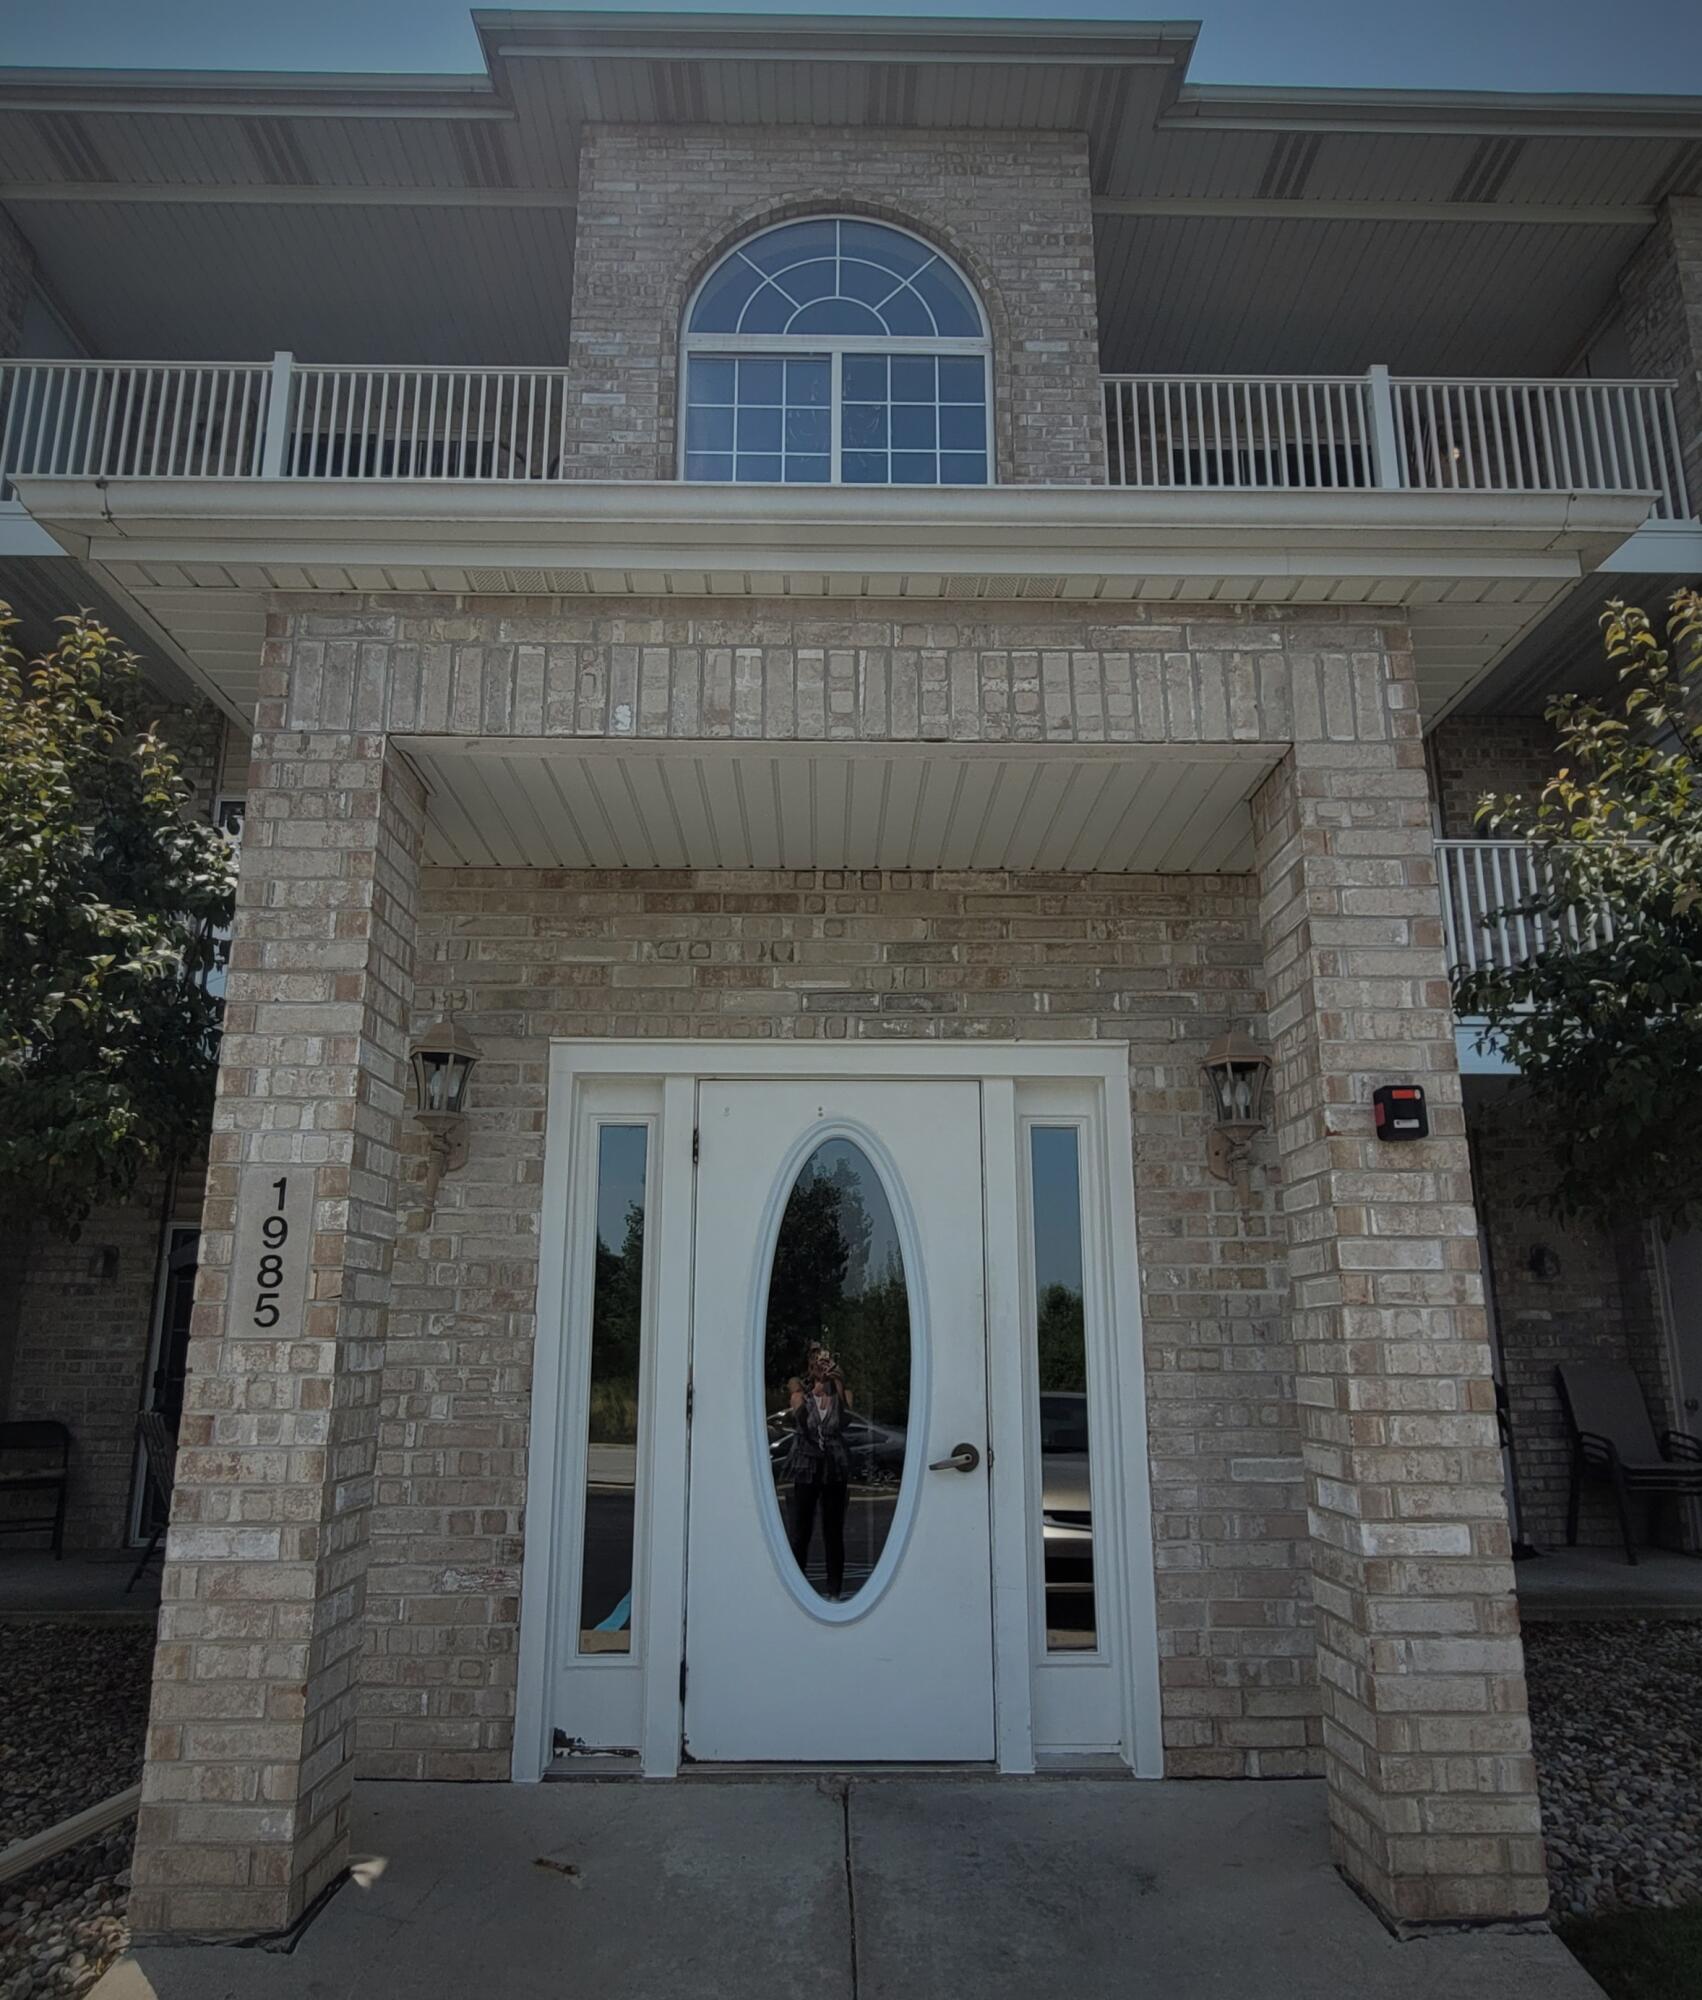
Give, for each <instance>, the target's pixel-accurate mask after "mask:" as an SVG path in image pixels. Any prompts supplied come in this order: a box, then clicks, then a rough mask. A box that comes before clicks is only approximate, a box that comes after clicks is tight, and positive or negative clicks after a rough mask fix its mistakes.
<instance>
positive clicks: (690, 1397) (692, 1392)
mask: <svg viewBox="0 0 1702 2000" xmlns="http://www.w3.org/2000/svg"><path fill="white" fill-rule="evenodd" d="M696 1397H697V1391H696V1387H695V1385H694V1384H693V1382H692V1379H691V1377H690V1376H689V1375H688V1376H687V1377H686V1423H687V1424H688V1425H689V1424H690V1423H691V1413H692V1409H693V1407H694V1405H695V1403H696Z"/></svg>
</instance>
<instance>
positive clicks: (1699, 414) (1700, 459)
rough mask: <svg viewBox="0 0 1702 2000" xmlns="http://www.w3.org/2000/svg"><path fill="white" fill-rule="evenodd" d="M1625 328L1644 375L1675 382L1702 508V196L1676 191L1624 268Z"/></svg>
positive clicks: (1691, 476) (1686, 453) (1689, 471)
mask: <svg viewBox="0 0 1702 2000" xmlns="http://www.w3.org/2000/svg"><path fill="white" fill-rule="evenodd" d="M1619 296H1620V300H1621V303H1622V305H1623V306H1624V310H1625V333H1626V338H1627V340H1628V342H1629V344H1630V348H1631V357H1632V362H1633V365H1634V366H1635V368H1636V371H1637V373H1638V374H1639V375H1647V376H1653V377H1655V378H1656V379H1657V380H1670V381H1674V382H1676V383H1677V384H1678V391H1677V395H1676V397H1675V402H1676V405H1677V411H1678V426H1679V436H1680V440H1681V445H1682V450H1683V457H1684V471H1685V479H1686V481H1687V483H1688V485H1689V488H1690V511H1691V512H1692V513H1693V514H1694V513H1695V512H1696V511H1697V509H1698V508H1699V507H1702V195H1672V196H1670V197H1669V198H1668V199H1667V201H1666V203H1665V204H1664V206H1663V208H1662V210H1661V219H1660V221H1659V222H1657V223H1656V225H1655V227H1654V228H1653V229H1652V230H1651V231H1650V232H1649V234H1648V236H1647V237H1645V238H1644V240H1643V242H1642V243H1641V244H1640V245H1639V246H1638V248H1637V250H1636V252H1635V254H1634V255H1633V256H1632V258H1631V261H1630V262H1629V263H1628V264H1627V265H1626V266H1625V269H1624V270H1623V271H1622V272H1621V273H1620V275H1619Z"/></svg>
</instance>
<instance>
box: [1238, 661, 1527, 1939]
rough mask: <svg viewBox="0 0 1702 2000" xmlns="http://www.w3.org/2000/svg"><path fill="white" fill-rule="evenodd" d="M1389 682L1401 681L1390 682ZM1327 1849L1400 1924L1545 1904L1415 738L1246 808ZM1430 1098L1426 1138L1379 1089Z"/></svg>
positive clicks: (1339, 746) (1304, 755)
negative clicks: (1299, 1442)
mask: <svg viewBox="0 0 1702 2000" xmlns="http://www.w3.org/2000/svg"><path fill="white" fill-rule="evenodd" d="M1403 692H1404V691H1403ZM1254 827H1255V837H1256V844H1257V866H1258V873H1259V887H1260V897H1261V921H1262V926H1263V931H1264V948H1265V974H1266V981H1267V1001H1268V1006H1269V1016H1270V1031H1271V1035H1272V1038H1273V1043H1274V1054H1275V1059H1276V1069H1275V1075H1274V1077H1273V1079H1272V1090H1273V1093H1274V1119H1275V1137H1276V1140H1277V1145H1278V1150H1279V1152H1280V1155H1281V1161H1282V1178H1283V1190H1282V1193H1283V1210H1284V1216H1285V1220H1286V1225H1287V1235H1288V1258H1289V1298H1290V1324H1291V1328H1292V1332H1293V1337H1294V1340H1295V1343H1296V1351H1297V1356H1298V1359H1297V1363H1296V1396H1297V1400H1298V1403H1299V1408H1300V1416H1301V1426H1302V1439H1303V1452H1304V1459H1305V1467H1306V1485H1307V1506H1308V1514H1309V1519H1310V1528H1311V1547H1312V1571H1313V1594H1314V1598H1315V1601H1316V1606H1317V1650H1318V1674H1319V1680H1320V1683H1321V1694H1322V1703H1323V1711H1324V1743H1325V1771H1326V1776H1327V1778H1328V1780H1329V1789H1330V1820H1331V1838H1332V1846H1333V1851H1334V1855H1335V1859H1336V1861H1337V1864H1338V1865H1339V1866H1340V1867H1341V1869H1342V1870H1343V1872H1344V1873H1345V1874H1346V1875H1347V1877H1348V1878H1349V1880H1350V1881H1352V1882H1353V1883H1354V1884H1355V1885H1356V1886H1357V1887H1358V1888H1359V1889H1361V1890H1362V1891H1363V1892H1364V1893H1365V1895H1366V1896H1367V1897H1369V1898H1370V1900H1371V1901H1372V1902H1373V1903H1374V1904H1375V1905H1376V1906H1377V1907H1378V1908H1379V1909H1380V1910H1381V1911H1382V1912H1383V1913H1384V1915H1385V1916H1386V1917H1387V1918H1389V1919H1390V1920H1391V1921H1393V1922H1395V1923H1397V1924H1407V1923H1424V1922H1435V1921H1460V1920H1472V1919H1486V1918H1507V1917H1521V1916H1533V1915H1536V1914H1538V1913H1539V1912H1541V1911H1542V1910H1543V1909H1544V1908H1545V1907H1546V1905H1547V1901H1548V1886H1547V1882H1546V1880H1545V1878H1544V1874H1543V1855H1542V1842H1541V1839H1540V1828H1539V1820H1538V1811H1537V1797H1536V1779H1535V1771H1534V1767H1533V1765H1532V1761H1531V1756H1530V1733H1529V1727H1528V1724H1527V1720H1526V1715H1525V1687H1524V1662H1523V1653H1522V1649H1521V1646H1520V1642H1519V1623H1518V1609H1517V1604H1516V1600H1515V1598H1514V1596H1513V1572H1512V1563H1511V1558H1510V1552H1509V1540H1508V1530H1507V1517H1506V1509H1505V1506H1504V1503H1503V1499H1502V1490H1501V1463H1500V1456H1499V1453H1498V1451H1497V1449H1496V1430H1495V1416H1494V1407H1495V1405H1494V1393H1493V1386H1492V1382H1491V1377H1490V1358H1489V1347H1488V1337H1487V1327H1486V1323H1485V1318H1484V1312H1483V1304H1482V1296H1483V1294H1482V1284H1481V1280H1480V1277H1479V1271H1478V1255H1477V1239H1476V1233H1475V1219H1474V1215H1473V1210H1472V1194H1471V1178H1470V1167H1469V1164H1468V1160H1467V1154H1466V1143H1465V1126H1464V1119H1463V1117H1462V1113H1461V1106H1460V1086H1459V1078H1458V1074H1457V1070H1456V1065H1455V1052H1454V1024H1453V1015H1452V1011H1451V1007H1450V999H1449V990H1448V982H1447V979H1446V976H1445V970H1444V964H1443V954H1442V924H1441V916H1440V911H1439V905H1438V899H1437V889H1436V874H1435V863H1434V859H1433V856H1432V847H1431V838H1430V831H1429V812H1428V805H1427V800H1426V786H1425V776H1424V770H1423V764H1422V759H1421V755H1420V752H1419V748H1418V745H1417V742H1416V740H1412V739H1408V740H1399V739H1397V740H1394V741H1378V742H1366V741H1361V742H1347V741H1339V740H1338V741H1335V742H1311V743H1305V744H1301V745H1298V746H1296V748H1295V750H1293V751H1291V752H1290V753H1289V755H1288V757H1287V758H1286V759H1285V761H1284V763H1283V765H1282V767H1281V768H1280V769H1279V770H1278V771H1276V772H1275V773H1273V775H1272V776H1271V777H1270V778H1269V779H1268V780H1267V782H1266V784H1265V785H1264V787H1263V789H1262V790H1261V792H1260V793H1259V795H1258V797H1257V799H1256V800H1255V802H1254ZM1403 1079H1405V1080H1415V1081H1418V1082H1420V1083H1422V1084H1423V1085H1424V1086H1425V1088H1426V1091H1427V1093H1428V1096H1429V1101H1430V1116H1431V1129H1432V1133H1433V1135H1434V1136H1433V1137H1431V1138H1430V1139H1429V1140H1426V1141H1421V1142H1416V1143H1407V1144H1397V1145H1391V1144H1385V1143H1382V1142H1380V1141H1379V1140H1377V1139H1376V1138H1375V1137H1374V1136H1373V1128H1372V1115H1371V1092H1372V1090H1373V1089H1374V1088H1375V1086H1376V1085H1378V1084H1380V1083H1387V1082H1393V1081H1397V1080H1403Z"/></svg>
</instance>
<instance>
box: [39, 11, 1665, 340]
mask: <svg viewBox="0 0 1702 2000" xmlns="http://www.w3.org/2000/svg"><path fill="white" fill-rule="evenodd" d="M474 20H475V25H476V28H477V32H478V35H479V40H480V47H481V50H482V53H483V56H484V61H485V73H484V74H483V75H475V76H403V75H384V76H360V75H339V74H326V75H307V74H240V73H220V72H215V71H204V72H185V71H101V70H94V69H90V70H75V69H72V70H23V69H10V70H0V203H4V204H6V205H8V206H9V207H10V208H11V209H12V210H13V211H14V212H15V213H16V215H17V216H18V217H19V219H20V220H21V222H22V224H23V226H24V228H25V230H26V232H27V233H28V235H29V236H30V238H31V241H32V242H33V243H34V245H35V247H36V249H37V251H38V253H39V256H40V259H41V263H42V267H43V269H44V271H45V274H46V277H47V280H48V284H49V288H50V290H51V291H52V293H53V294H54V296H55V297H56V299H57V300H58V301H59V303H60V305H61V306H62V308H63V310H64V314H65V316H66V318H67V319H68V320H69V321H70V322H71V323H72V324H73V325H74V326H75V327H77V328H78V329H79V331H80V333H81V335H82V336H83V337H84V338H85V339H86V341H87V342H88V344H89V345H90V346H91V348H92V349H93V350H95V351H99V352H106V353H113V354H117V353H129V354H140V355H147V356H152V357H157V358H184V357H186V356H187V355H188V354H189V353H191V352H193V353H194V354H195V355H196V357H197V358H206V357H213V358H225V357H232V356H237V355H241V354H244V353H265V352H269V351H271V350H272V349H274V348H278V347H287V348H290V349H292V350H293V351H295V352H296V353H298V354H301V355H304V356H309V357H313V358H324V357H328V356H331V355H337V356H339V357H341V358H344V359H348V360H375V361H378V360H387V361H398V362H400V361H406V362H410V363H415V362H417V363H425V362H439V363H448V362H465V363H469V364H485V365H489V364H492V363H501V364H504V365H510V364H512V365H526V364H537V363H541V362H546V361H553V360H555V359H556V358H557V357H558V356H559V354H560V351H561V347H562V338H563V330H564V328H565V325H566V323H567V319H568V316H569V313H570V311H571V294H572V286H571V268H572V260H573V239H574V205H575V202H576V199H577V174H578V152H579V141H580V138H581V135H582V134H583V132H584V131H585V129H586V128H587V127H588V126H590V125H594V124H597V123H611V122H612V123H622V124H653V125H658V126H679V125H706V124H707V125H720V126H725V127H732V128H738V127H744V128H753V127H757V128H766V127H774V126H784V125H792V126H809V127H819V128H833V129H837V130H845V129H858V128H863V129H869V130H872V131H890V130H893V129H895V128H902V129H906V130H910V131H920V132H934V133H940V134H947V135H950V134H957V133H963V132H969V131H995V132H1006V133H1012V134H1034V133H1059V132H1067V133H1079V134H1082V135H1084V136H1085V138H1086V141H1087V146H1088V154H1089V160H1090V170H1091V194H1092V197H1093V201H1094V207H1095V212H1096V227H1097V236H1098V252H1099V262H1100V320H1101V325H1102V328H1103V330H1104V360H1105V363H1106V365H1107V366H1108V367H1112V368H1117V369H1141V370H1145V369H1157V370H1168V369H1178V368H1187V369H1194V370H1198V369H1210V370H1218V371H1228V372H1245V371H1247V370H1250V369H1276V370H1283V371H1295V372H1308V371H1311V372H1316V371H1320V370H1322V371H1326V372H1332V371H1342V372H1353V371H1357V370H1359V369H1362V368H1364V367H1365V366H1366V365H1367V364H1368V363H1370V362H1373V361H1382V362H1386V363H1388V364H1389V365H1390V366H1392V367H1394V368H1395V369H1396V370H1397V371H1404V372H1407V373H1415V374H1429V373H1457V374H1529V373H1538V374H1544V373H1546V374H1558V373H1563V372H1565V371H1566V370H1567V369H1568V367H1569V366H1570V365H1571V363H1572V361H1573V360H1574V358H1575V357H1576V355H1577V353H1578V352H1579V350H1580V348H1581V347H1582V346H1583V344H1584V343H1585V342H1586V341H1587V339H1588V338H1589V337H1590V335H1591V332H1592V330H1593V329H1594V328H1595V327H1596V325H1597V323H1598V321H1599V320H1600V319H1601V317H1602V315H1603V313H1604V312H1605V311H1607V310H1608V309H1609V308H1610V307H1611V304H1612V301H1613V287H1614V281H1615V278H1616V275H1617V273H1618V272H1619V270H1620V269H1621V268H1622V267H1623V265H1624V263H1625V260H1626V258H1627V257H1629V256H1630V254H1631V253H1632V251H1633V250H1634V249H1635V248H1636V246H1637V244H1638V242H1639V241H1640V240H1641V238H1642V237H1643V235H1644V234H1645V233H1646V231H1647V230H1648V228H1649V227H1650V225H1651V223H1652V221H1653V220H1654V217H1655V216H1656V214H1657V212H1658V209H1659V206H1660V204H1661V202H1662V201H1663V200H1664V199H1665V197H1666V196H1667V195H1669V194H1673V193H1679V194H1683V193H1686V192H1694V191H1695V190H1697V189H1698V188H1702V143H1699V142H1702V98H1697V97H1679V96H1672V95H1663V96H1648V97H1643V96H1631V95H1611V96H1610V95H1591V94H1584V93H1580V94H1574V95H1565V96H1555V95H1548V96H1526V95H1522V94H1517V93H1507V92H1481V91H1478V92H1474V91H1446V92H1443V91H1367V90H1295V89H1276V90H1270V89H1250V88H1244V87H1226V86H1219V85H1211V84H1203V83H1194V82H1190V81H1188V70H1189V67H1190V64H1191V62H1192V59H1193V55H1194V49H1195V41H1196V37H1197V33H1198V29H1197V25H1196V24H1195V23H1193V22H1190V21H1168V20H1157V21H1126V22H1116V21H1089V22H1083V21H1069V20H998V21H987V20H981V21H976V20H967V19H963V20H926V21H905V20H893V19H890V18H884V17H864V18H842V17H838V16H834V15H831V14H829V15H819V16H818V15H811V14H808V13H802V14H793V15H791V16H778V15H757V16H752V15H740V14H724V15H712V14H688V15H668V14H643V13H631V12H626V11H613V10H611V11H608V12H604V13H586V14H577V13H566V14H552V13H548V12H536V13H534V12H528V11H521V10H514V11H508V10H492V11H486V12H476V13H475V16H474ZM422 242H424V243H426V244H429V246H430V253H429V254H425V255H422V254H421V248H422ZM315 271H324V272H326V273H329V274H331V276H330V279H329V281H328V282H327V284H326V285H324V286H317V285H314V284H313V283H312V282H311V281H309V282H306V283H304V282H303V275H302V274H303V273H304V272H307V273H312V272H315ZM1255 307H1256V311H1255V310H1254V308H1255ZM1249 328H1251V329H1252V336H1251V338H1250V337H1249V331H1248V329H1249Z"/></svg>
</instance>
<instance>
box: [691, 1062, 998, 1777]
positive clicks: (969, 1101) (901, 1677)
mask: <svg viewBox="0 0 1702 2000" xmlns="http://www.w3.org/2000/svg"><path fill="white" fill-rule="evenodd" d="M698 1131H699V1135H700V1168H699V1174H698V1182H697V1251H696V1275H695V1283H694V1287H693V1315H692V1317H693V1330H692V1348H691V1403H692V1415H691V1432H690V1439H691V1481H690V1514H689V1518H690V1532H689V1538H688V1550H687V1579H688V1581H687V1608H686V1654H685V1656H686V1668H687V1692H686V1712H685V1749H686V1753H687V1754H688V1755H689V1756H691V1757H693V1758H696V1759H707V1760H717V1761H721V1760H736V1761H754V1760H786V1761H801V1762H850V1761H865V1760H870V1759H878V1760H881V1761H899V1760H907V1759H910V1760H915V1759H926V1760H931V1761H942V1762H944V1761H958V1760H990V1759H991V1758H992V1755H993V1747H994V1733H993V1620H992V1587H991V1573H990V1565H991V1558H992V1548H991V1535H990V1521H989V1508H988V1486H987V1471H988V1468H987V1448H988V1426H987V1348H986V1307H985V1291H984V1260H983V1254H982V1175H981V1105H980V1090H979V1086H978V1085H977V1084H975V1083H973V1082H967V1081H966V1082H942V1081H929V1082H923V1083H898V1082H891V1081H888V1082H861V1081H857V1080H846V1081H843V1082H823V1081H819V1080H818V1081H812V1082H800V1083H791V1082H730V1083H729V1082H706V1083H704V1084H703V1085H702V1087H701V1089H700V1092H699V1099H698Z"/></svg>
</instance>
